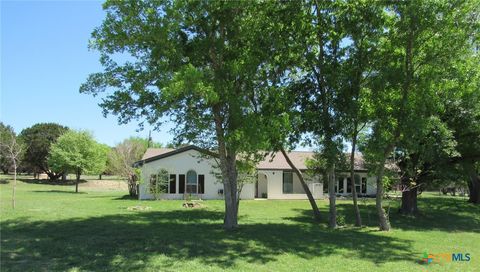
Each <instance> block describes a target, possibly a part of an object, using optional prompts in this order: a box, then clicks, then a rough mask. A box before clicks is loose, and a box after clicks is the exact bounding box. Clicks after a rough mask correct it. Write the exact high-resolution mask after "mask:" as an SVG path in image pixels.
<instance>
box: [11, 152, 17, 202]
mask: <svg viewBox="0 0 480 272" xmlns="http://www.w3.org/2000/svg"><path fill="white" fill-rule="evenodd" d="M16 190H17V163H16V162H15V160H14V162H13V191H12V207H13V209H15V204H16V203H15V192H16Z"/></svg>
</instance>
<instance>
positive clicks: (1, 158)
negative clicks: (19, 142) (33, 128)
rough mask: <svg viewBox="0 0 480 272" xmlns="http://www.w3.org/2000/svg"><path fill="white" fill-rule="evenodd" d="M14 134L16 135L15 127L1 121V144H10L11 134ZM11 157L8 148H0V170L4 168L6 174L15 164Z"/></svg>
mask: <svg viewBox="0 0 480 272" xmlns="http://www.w3.org/2000/svg"><path fill="white" fill-rule="evenodd" d="M12 134H13V135H15V132H14V130H13V128H12V127H11V126H9V125H4V124H3V123H2V122H0V145H2V146H10V145H11V142H12V139H11V136H10V135H12ZM10 157H11V154H10V152H9V150H8V148H2V149H0V170H2V172H3V173H4V174H5V175H6V174H8V171H9V170H10V168H11V167H12V166H13V165H12V159H11V158H10Z"/></svg>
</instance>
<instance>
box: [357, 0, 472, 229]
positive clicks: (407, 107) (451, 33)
mask: <svg viewBox="0 0 480 272" xmlns="http://www.w3.org/2000/svg"><path fill="white" fill-rule="evenodd" d="M473 4H474V3H473V1H460V2H437V1H405V2H392V3H388V4H387V5H386V10H387V11H388V13H387V14H388V16H389V20H388V22H389V24H388V25H387V27H388V28H387V29H388V31H386V33H385V38H384V39H382V42H381V44H380V49H379V53H378V59H379V60H381V61H379V62H377V65H378V68H377V69H376V76H375V79H374V80H372V83H371V85H370V88H371V89H372V101H371V103H372V105H373V109H374V114H375V116H374V120H373V130H372V133H371V134H370V143H369V145H367V146H368V147H369V148H367V150H366V151H367V152H366V153H367V155H368V157H369V158H370V159H372V158H373V159H374V161H375V162H376V163H375V166H376V176H377V199H376V207H377V213H378V218H379V226H380V229H381V230H389V229H390V224H389V222H388V218H387V215H386V214H385V211H384V209H383V206H382V197H383V194H384V184H383V181H384V180H383V176H384V168H385V163H386V162H387V160H388V159H389V158H390V157H391V155H392V152H393V151H394V150H395V149H396V148H398V147H399V146H400V145H401V143H405V144H406V145H409V147H408V148H407V149H409V150H410V151H409V153H415V151H414V149H415V148H416V147H421V145H420V144H419V143H413V142H412V141H411V140H413V139H422V137H421V136H420V134H421V133H424V132H425V130H426V129H427V127H428V126H429V125H431V123H430V122H429V120H433V119H432V118H431V117H432V115H435V114H436V112H437V111H438V109H439V108H438V105H439V101H438V99H437V96H438V94H439V93H441V91H442V90H441V88H439V86H440V85H441V84H442V81H444V80H446V79H447V78H446V75H447V73H446V70H447V69H449V68H448V67H450V66H451V65H452V64H453V63H454V62H453V61H454V60H455V59H457V58H458V57H459V56H461V55H463V54H464V52H465V49H467V48H469V46H468V41H469V40H470V39H471V36H470V34H471V31H472V30H473V28H474V25H475V23H474V22H473V21H472V18H475V16H474V14H475V12H474V11H473V10H474V8H475V5H473ZM436 127H442V126H441V125H440V126H436ZM402 181H404V182H406V183H407V184H404V186H405V188H411V189H412V190H404V192H403V196H402V198H403V199H404V200H411V201H414V200H415V199H416V194H417V191H416V188H418V187H416V186H415V184H414V183H415V181H414V180H413V179H410V178H406V179H403V180H402ZM410 182H412V184H408V183H410ZM410 195H414V196H413V197H410ZM412 203H413V202H412Z"/></svg>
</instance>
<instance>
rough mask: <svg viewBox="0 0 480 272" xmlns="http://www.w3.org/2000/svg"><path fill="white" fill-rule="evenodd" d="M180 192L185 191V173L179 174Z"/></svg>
mask: <svg viewBox="0 0 480 272" xmlns="http://www.w3.org/2000/svg"><path fill="white" fill-rule="evenodd" d="M178 193H179V194H184V193H185V175H183V174H182V175H178Z"/></svg>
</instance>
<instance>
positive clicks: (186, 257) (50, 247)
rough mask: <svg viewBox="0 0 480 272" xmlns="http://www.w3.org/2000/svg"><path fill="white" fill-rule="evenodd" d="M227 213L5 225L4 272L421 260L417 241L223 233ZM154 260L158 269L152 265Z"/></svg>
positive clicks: (351, 234)
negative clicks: (289, 260) (287, 260)
mask: <svg viewBox="0 0 480 272" xmlns="http://www.w3.org/2000/svg"><path fill="white" fill-rule="evenodd" d="M222 218H223V213H222V212H217V211H208V210H202V209H198V210H173V211H166V212H158V211H157V212H154V211H149V212H135V213H132V214H127V215H125V214H123V215H109V216H102V217H91V218H86V219H85V218H80V219H75V218H73V219H68V220H61V221H37V222H28V221H27V220H24V219H22V218H17V219H15V220H7V221H4V222H2V252H1V262H2V268H3V271H8V270H21V271H24V270H37V269H39V268H42V269H45V270H68V269H69V268H71V267H76V268H77V269H78V270H88V271H97V270H104V271H105V270H116V271H119V270H121V271H131V270H144V269H147V268H148V269H151V270H165V269H172V270H175V265H178V264H179V263H180V264H181V263H182V262H184V261H190V260H193V261H195V262H196V263H197V265H198V264H201V265H210V266H212V267H216V268H219V269H226V268H234V267H235V265H236V263H237V262H239V261H243V262H247V263H256V264H265V263H268V262H270V261H276V260H277V259H279V258H281V257H280V255H281V254H285V253H286V254H290V255H295V256H298V257H299V258H302V259H305V260H308V259H311V258H314V257H321V256H330V255H335V254H339V256H340V255H341V254H344V251H345V250H349V251H350V252H352V253H351V254H350V255H349V258H358V259H362V260H368V261H371V262H373V263H376V264H381V263H384V262H391V261H397V260H402V261H412V262H413V261H415V260H414V259H416V258H415V257H416V256H417V255H418V254H417V252H411V248H412V246H411V241H409V240H405V239H399V238H395V237H389V236H382V235H376V234H375V233H371V232H365V231H356V230H348V229H345V230H337V231H330V230H328V229H325V228H324V227H322V226H319V225H312V224H259V223H258V224H245V225H242V226H241V227H240V228H239V229H238V230H237V231H233V232H226V231H224V230H223V229H222V227H221V222H222ZM152 258H158V260H160V261H158V262H153V263H151V262H150V261H151V260H152Z"/></svg>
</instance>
